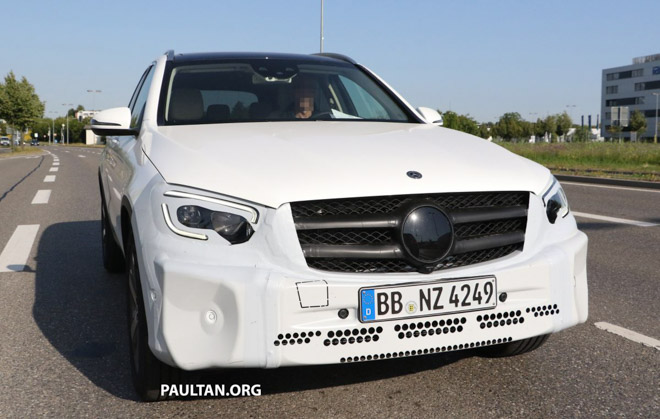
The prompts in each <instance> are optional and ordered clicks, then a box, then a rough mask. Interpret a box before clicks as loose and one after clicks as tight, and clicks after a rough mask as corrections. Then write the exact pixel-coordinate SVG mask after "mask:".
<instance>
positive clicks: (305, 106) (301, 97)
mask: <svg viewBox="0 0 660 419" xmlns="http://www.w3.org/2000/svg"><path fill="white" fill-rule="evenodd" d="M293 83H294V84H293V116H294V118H296V119H309V118H311V117H312V115H313V114H314V97H315V93H316V84H315V82H314V80H313V79H312V78H310V77H309V76H298V77H296V78H295V79H294V82H293Z"/></svg>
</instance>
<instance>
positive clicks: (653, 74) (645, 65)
mask: <svg viewBox="0 0 660 419" xmlns="http://www.w3.org/2000/svg"><path fill="white" fill-rule="evenodd" d="M602 77H603V78H602V91H601V100H600V114H601V116H602V118H603V120H602V124H601V126H602V127H603V130H602V133H603V136H604V137H605V138H610V137H611V136H612V134H611V133H609V132H608V130H607V127H609V126H611V125H612V123H613V121H614V124H615V125H618V124H619V122H621V124H620V125H626V123H627V121H626V116H627V117H628V118H629V116H630V115H632V112H633V111H635V110H638V111H640V112H642V113H643V114H644V116H645V117H646V127H647V128H646V132H645V133H644V134H642V136H643V137H653V135H654V133H655V115H656V100H657V98H658V96H656V95H654V93H658V94H660V54H655V55H648V56H646V57H638V58H634V59H633V63H632V64H631V65H626V66H622V67H613V68H606V69H604V70H603V76H602ZM618 136H619V135H618V134H617V137H618ZM621 137H622V138H630V132H629V130H628V129H626V128H624V130H623V132H622V133H621Z"/></svg>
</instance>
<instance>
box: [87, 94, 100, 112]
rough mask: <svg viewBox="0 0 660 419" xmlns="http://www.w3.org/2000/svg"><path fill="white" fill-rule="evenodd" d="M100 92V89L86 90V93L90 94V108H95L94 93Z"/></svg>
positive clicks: (93, 109)
mask: <svg viewBox="0 0 660 419" xmlns="http://www.w3.org/2000/svg"><path fill="white" fill-rule="evenodd" d="M101 92H102V91H101V90H89V89H88V90H87V93H91V94H92V109H91V110H92V111H95V110H96V105H95V104H94V97H95V95H94V93H101Z"/></svg>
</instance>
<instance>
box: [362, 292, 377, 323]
mask: <svg viewBox="0 0 660 419" xmlns="http://www.w3.org/2000/svg"><path fill="white" fill-rule="evenodd" d="M374 294H375V291H374V290H361V291H360V307H361V313H360V315H361V317H362V321H363V322H364V321H369V320H376V304H375V295H374Z"/></svg>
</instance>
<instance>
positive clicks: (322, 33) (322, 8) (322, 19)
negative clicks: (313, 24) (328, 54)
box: [321, 0, 323, 53]
mask: <svg viewBox="0 0 660 419" xmlns="http://www.w3.org/2000/svg"><path fill="white" fill-rule="evenodd" d="M321 53H323V0H321Z"/></svg>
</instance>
